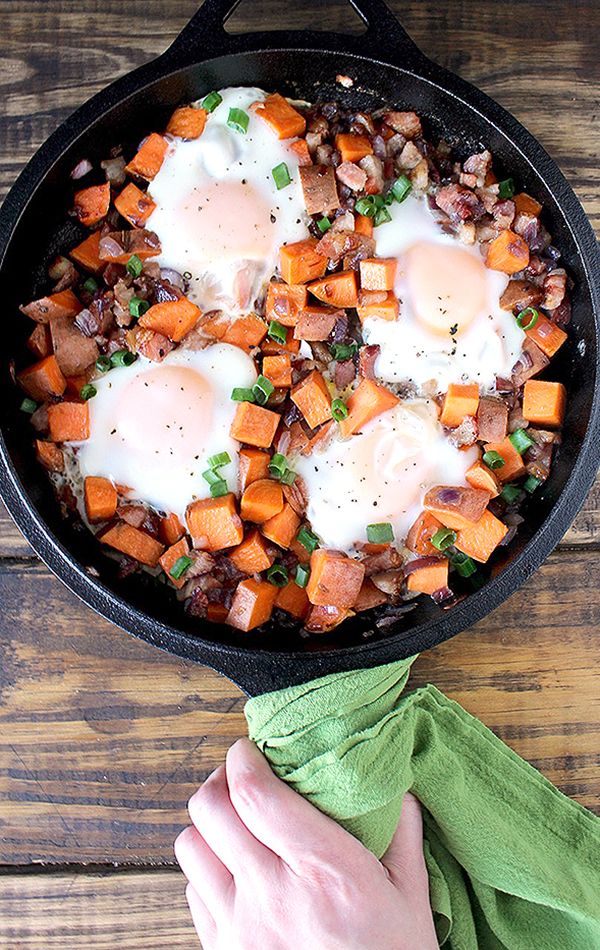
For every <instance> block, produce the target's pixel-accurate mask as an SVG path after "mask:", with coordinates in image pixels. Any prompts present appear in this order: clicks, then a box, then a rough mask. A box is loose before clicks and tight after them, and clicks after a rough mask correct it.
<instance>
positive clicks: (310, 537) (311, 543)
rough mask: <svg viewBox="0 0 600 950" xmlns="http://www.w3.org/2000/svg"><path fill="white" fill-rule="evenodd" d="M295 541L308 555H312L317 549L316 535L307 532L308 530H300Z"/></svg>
mask: <svg viewBox="0 0 600 950" xmlns="http://www.w3.org/2000/svg"><path fill="white" fill-rule="evenodd" d="M296 541H299V542H300V544H301V545H302V547H303V548H306V550H307V551H308V553H309V554H312V553H313V551H315V550H316V549H317V548H318V547H319V539H318V537H317V536H316V534H313V533H312V531H309V530H308V528H300V530H299V532H298V535H297V537H296Z"/></svg>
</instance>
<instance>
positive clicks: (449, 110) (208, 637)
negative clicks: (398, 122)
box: [0, 0, 600, 694]
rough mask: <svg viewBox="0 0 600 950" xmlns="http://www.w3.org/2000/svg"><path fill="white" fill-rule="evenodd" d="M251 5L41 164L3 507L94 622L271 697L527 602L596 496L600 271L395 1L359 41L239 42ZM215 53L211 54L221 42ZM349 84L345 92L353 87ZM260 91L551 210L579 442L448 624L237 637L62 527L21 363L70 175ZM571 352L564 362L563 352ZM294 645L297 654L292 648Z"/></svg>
mask: <svg viewBox="0 0 600 950" xmlns="http://www.w3.org/2000/svg"><path fill="white" fill-rule="evenodd" d="M238 2H239V0H237V2H234V0H205V3H204V4H203V5H202V6H201V7H200V9H199V10H198V12H197V13H196V14H195V16H194V17H193V18H192V19H191V21H190V22H189V24H188V25H187V26H186V27H185V28H184V30H183V31H182V33H181V34H180V36H179V37H178V38H177V39H176V40H175V42H174V43H173V44H172V46H171V47H170V48H169V49H168V50H166V52H165V53H163V54H162V55H161V56H159V57H158V59H156V60H154V61H153V62H151V63H149V64H147V65H145V66H142V67H141V68H139V69H137V70H135V71H134V72H133V73H130V74H128V75H126V76H123V77H122V78H120V79H118V80H117V81H116V82H115V83H113V84H112V85H111V86H109V87H108V88H107V89H105V90H104V91H102V92H101V93H99V94H98V95H97V96H95V97H94V98H93V99H91V100H90V101H89V102H87V103H85V105H83V106H82V107H81V108H80V109H78V110H77V111H76V112H75V113H74V114H73V115H72V116H70V117H69V118H68V119H67V120H66V122H65V123H64V124H63V125H62V126H61V127H60V128H59V129H57V131H56V132H55V133H54V134H53V135H52V136H51V137H50V138H49V140H48V141H47V142H46V143H45V144H44V145H43V146H42V147H41V148H40V150H39V151H38V152H37V154H36V155H35V156H34V157H33V158H32V160H31V161H30V163H29V164H28V165H27V167H26V168H25V170H24V171H23V172H22V174H21V175H20V177H19V178H18V180H17V182H16V183H15V185H14V186H13V188H12V190H11V192H10V193H9V195H8V197H7V198H6V201H5V203H4V205H3V207H2V210H1V211H0V280H2V286H3V289H4V303H5V315H6V316H5V321H4V327H5V339H4V347H3V352H2V356H1V358H0V395H1V398H0V498H1V499H2V501H3V502H4V504H5V505H6V507H7V508H8V510H9V512H10V513H11V515H12V517H13V518H14V520H15V522H16V523H17V525H18V526H19V528H20V529H21V531H22V532H23V534H24V535H25V537H26V538H27V540H28V541H29V543H30V544H31V545H32V547H33V548H34V550H35V551H36V552H37V554H38V555H39V556H40V557H41V558H42V559H43V560H44V561H45V562H46V564H47V565H48V566H49V567H50V568H51V570H52V571H54V573H55V574H56V575H57V577H58V578H59V579H60V580H61V581H62V582H63V583H64V584H66V585H67V587H69V588H70V589H71V590H72V591H73V592H74V593H75V594H77V595H78V596H79V597H80V598H81V599H82V600H83V601H84V602H85V603H86V604H88V605H89V606H90V607H91V608H92V609H94V610H96V611H98V612H99V613H100V614H102V615H103V616H104V617H106V618H107V619H108V620H110V621H112V622H113V623H115V624H117V625H119V626H120V627H122V628H123V629H124V630H126V631H128V632H129V633H131V634H133V635H135V636H138V637H140V638H142V639H144V640H146V641H147V642H149V643H152V644H153V645H155V646H157V647H159V648H161V649H163V650H167V651H169V652H170V653H173V654H176V655H177V656H181V657H186V658H190V659H192V660H195V661H197V662H200V663H205V664H208V665H209V666H211V667H213V668H214V669H216V670H218V671H219V672H221V673H223V674H225V675H226V676H228V677H230V678H231V679H232V680H233V681H234V682H236V683H237V684H238V685H240V686H241V687H242V688H243V689H245V690H246V692H248V693H250V694H256V693H261V692H265V691H267V690H271V689H275V688H278V687H281V686H286V685H291V684H294V683H300V682H303V681H306V680H309V679H312V678H314V677H317V676H320V675H324V674H326V673H329V672H333V671H340V670H347V669H355V668H359V667H362V666H365V667H366V666H375V665H378V664H381V663H386V662H390V661H392V660H395V659H400V658H404V657H408V656H411V655H413V654H414V653H417V652H420V651H422V650H425V649H427V648H429V647H431V646H434V645H435V644H438V643H441V642H442V641H444V640H446V639H448V638H449V637H451V636H454V635H455V634H456V633H458V632H459V631H461V630H464V629H465V628H466V627H468V626H470V625H471V624H473V623H474V622H475V621H477V620H479V619H481V618H482V617H484V616H485V615H486V614H488V613H489V612H490V611H491V610H493V609H494V608H495V607H496V606H498V605H499V604H500V603H501V602H502V601H504V600H505V599H506V598H507V597H508V596H510V594H512V593H513V591H515V590H516V589H517V587H519V586H520V585H521V584H522V583H523V582H524V581H525V580H526V579H527V578H528V577H529V576H530V575H531V574H532V573H533V571H535V570H536V569H537V567H539V565H540V564H541V563H542V562H543V561H544V559H545V558H546V557H547V556H548V554H549V553H550V551H551V550H552V549H553V547H554V546H555V545H556V544H557V543H558V541H559V540H560V539H561V537H562V535H563V533H564V532H565V530H566V529H567V527H568V526H569V524H570V523H571V521H572V519H573V517H574V516H575V514H576V512H577V511H578V509H579V508H580V507H581V505H582V503H583V501H584V499H585V497H586V495H587V492H588V490H589V488H590V486H591V485H592V482H593V480H594V476H595V474H596V470H597V468H598V464H599V462H600V438H599V434H600V385H599V379H600V374H599V372H598V370H599V346H598V343H599V339H600V292H599V288H598V273H599V267H598V264H599V255H598V249H597V244H596V240H595V237H594V234H593V231H592V229H591V227H590V225H589V223H588V222H587V219H586V217H585V214H584V212H583V210H582V208H581V206H580V204H579V202H578V201H577V198H576V197H575V195H574V194H573V191H572V190H571V188H570V187H569V185H568V183H567V182H566V180H565V179H564V177H563V175H562V174H561V172H560V170H559V169H558V167H557V166H556V164H555V163H554V162H553V161H552V159H551V158H550V157H549V156H548V155H547V153H546V152H545V151H544V150H543V148H542V147H541V146H540V145H539V143H538V142H537V141H536V140H535V139H534V138H533V136H531V135H530V134H529V132H527V131H526V130H525V129H524V128H523V126H521V125H520V124H519V123H518V122H517V120H516V119H514V118H513V117H512V116H511V115H509V114H508V113H507V112H506V111H505V110H504V109H502V108H501V107H500V106H499V105H497V104H496V103H495V102H493V101H492V100H491V99H489V98H488V97H487V96H486V95H484V94H483V93H482V92H480V91H479V90H477V89H475V88H474V87H473V86H471V85H469V84H468V83H467V82H465V81H464V80H462V79H461V78H459V77H458V76H455V75H453V74H452V73H450V72H448V71H447V70H445V69H443V68H441V67H440V66H438V65H436V64H435V63H432V62H431V61H430V60H429V59H427V58H426V57H425V56H424V55H423V54H422V53H421V52H420V51H419V50H418V49H417V47H416V46H415V44H414V43H413V41H412V40H411V39H410V38H409V36H408V35H407V34H406V32H405V31H404V30H403V28H402V27H401V26H400V24H399V23H398V21H397V20H396V19H395V17H394V16H393V15H392V13H391V12H390V10H389V9H388V8H387V7H386V6H385V4H384V3H383V2H382V0H351V3H352V6H353V7H354V9H355V10H356V12H357V13H358V15H359V16H360V18H361V19H362V21H363V23H364V25H365V30H364V32H363V33H362V34H360V35H344V34H337V33H336V34H334V33H320V32H313V31H301V32H285V31H281V30H277V31H275V32H258V33H249V34H242V35H233V34H230V33H228V32H227V30H226V29H225V25H224V24H225V23H226V21H227V18H228V17H230V16H231V14H232V13H233V11H234V10H235V8H236V7H237V6H238ZM207 37H210V45H209V44H208V43H207V40H206V38H207ZM340 74H341V75H344V76H348V77H350V78H351V79H352V81H353V84H352V86H350V87H348V88H345V87H341V86H340V85H339V83H337V82H336V77H337V76H338V75H340ZM237 85H248V86H259V87H262V88H265V89H267V90H269V91H275V90H277V91H280V92H282V93H284V94H287V95H289V96H292V97H294V98H301V99H305V100H307V101H316V100H321V101H324V100H332V99H340V100H342V101H343V102H344V104H346V105H347V106H349V107H351V108H355V109H357V110H363V109H367V110H373V109H376V108H379V107H381V106H383V105H389V106H391V107H392V108H399V109H414V110H415V111H416V112H418V113H419V114H420V115H421V116H423V117H424V118H425V120H426V122H427V123H428V125H429V128H430V130H431V134H432V135H433V136H434V137H435V136H438V137H444V138H445V139H446V140H448V141H450V142H452V143H457V144H458V145H459V146H461V147H463V148H464V150H465V152H466V151H467V150H470V151H476V150H481V148H483V147H487V148H489V149H490V150H491V151H492V153H493V154H494V157H495V160H496V162H497V163H498V164H499V166H500V168H501V170H503V171H506V173H507V174H510V175H511V176H513V177H514V178H515V179H516V181H517V182H518V184H519V187H520V188H522V189H523V190H525V191H527V192H528V193H529V194H531V195H533V196H535V197H536V198H537V199H538V200H539V201H540V202H542V204H543V205H544V208H545V209H546V212H545V213H546V215H547V219H548V223H549V226H550V228H551V230H552V233H553V235H555V239H556V243H557V245H558V246H559V247H560V248H561V250H562V254H563V260H564V265H565V267H566V268H567V269H568V271H569V273H570V274H571V275H572V277H573V279H574V284H575V286H574V291H573V294H572V304H573V320H572V324H571V328H570V336H569V341H568V342H567V343H566V344H565V346H564V347H563V348H562V349H561V353H560V355H559V357H557V360H556V361H555V363H554V364H553V369H555V370H556V374H557V376H558V379H559V380H560V381H562V382H564V383H565V385H566V386H567V390H568V406H567V415H566V418H565V426H564V438H563V443H562V446H561V449H560V453H559V455H558V457H557V460H556V463H555V465H554V467H553V470H552V473H551V476H550V479H549V480H548V481H547V482H546V483H545V484H544V486H543V488H540V489H539V490H538V492H537V493H536V501H535V505H534V506H531V507H530V510H529V512H528V517H527V520H526V522H525V524H524V525H523V526H522V530H521V531H520V533H519V535H518V536H517V538H516V539H515V541H514V542H513V543H512V544H511V545H510V546H508V547H507V548H504V549H502V553H501V555H500V556H499V559H498V560H497V561H496V562H495V565H494V569H493V576H492V577H491V578H490V580H489V581H488V582H487V583H486V584H485V586H484V587H482V588H481V589H479V590H474V591H473V593H471V594H470V595H469V596H467V597H466V598H465V599H464V600H462V601H461V602H460V603H458V604H457V605H455V606H454V607H452V608H451V609H449V610H442V609H441V608H440V607H438V606H436V605H435V604H434V603H433V602H425V600H424V599H423V602H421V600H419V601H418V602H414V605H412V607H411V609H410V610H407V611H405V612H403V613H398V615H397V616H391V617H388V618H385V619H386V623H383V624H382V623H377V622H375V621H374V620H373V618H369V617H368V616H365V615H360V616H359V617H356V618H352V620H349V621H346V622H345V623H344V624H343V625H342V626H341V627H339V628H337V629H336V630H334V631H333V632H332V633H331V634H329V635H327V636H324V637H321V638H317V637H313V638H307V639H306V640H304V639H300V638H295V639H292V637H291V634H289V633H288V632H287V631H286V630H285V629H279V630H272V631H270V632H267V633H266V634H265V635H264V636H263V635H262V634H261V635H260V636H255V635H253V634H243V635H240V634H237V633H236V632H235V631H233V630H230V629H229V628H225V627H222V626H219V625H216V624H210V623H208V622H204V621H198V620H194V619H193V618H188V617H186V616H184V615H183V614H182V613H181V612H180V611H176V610H175V609H174V605H173V604H172V602H171V601H170V599H169V598H167V597H165V591H164V589H163V588H160V589H155V588H154V587H151V586H149V585H148V584H146V583H144V580H143V579H142V578H139V577H137V576H134V577H132V578H130V579H129V582H128V586H127V587H126V588H124V587H123V586H122V583H121V582H120V581H119V579H118V578H117V577H116V574H115V572H114V571H113V569H112V567H111V564H110V562H108V559H106V558H105V557H104V556H103V555H102V554H101V553H100V551H99V550H98V547H99V546H97V545H96V544H94V539H93V537H92V536H91V535H89V534H88V533H87V532H84V531H79V530H77V529H76V528H75V527H74V526H73V525H72V524H70V523H69V522H67V521H65V520H64V519H63V518H62V517H61V515H60V512H59V511H58V506H57V504H56V501H55V499H54V495H53V492H52V490H51V488H50V485H49V483H48V481H47V478H46V475H45V473H44V472H43V471H42V470H41V468H40V467H38V464H37V462H36V460H35V458H34V453H33V449H32V446H31V438H30V432H29V430H28V427H27V426H26V425H24V424H23V417H22V413H20V411H19V405H20V401H21V400H20V396H19V394H18V392H17V390H16V388H15V386H14V385H13V382H12V379H11V373H10V359H11V358H12V357H13V356H14V357H16V358H17V360H18V359H19V357H20V355H22V354H23V352H24V346H25V338H26V336H27V330H28V328H27V326H26V321H25V320H24V319H21V318H20V317H19V316H18V306H19V304H20V303H22V302H23V301H24V300H26V299H34V298H35V296H36V295H37V296H39V295H40V294H41V293H42V292H44V291H45V289H46V288H45V286H44V280H45V273H46V267H47V264H48V261H49V260H50V259H51V258H52V257H53V256H54V255H55V254H56V252H57V250H58V249H59V248H60V247H63V246H65V245H67V246H69V242H70V243H71V244H74V243H75V242H76V238H77V234H76V231H75V230H74V229H75V228H76V224H75V223H74V222H73V220H72V219H67V218H66V215H65V211H64V209H65V208H67V207H68V205H69V199H70V195H69V172H70V171H71V169H72V168H73V167H74V166H75V165H76V164H77V162H78V161H80V160H81V159H82V158H89V159H90V160H92V161H97V160H99V159H101V158H104V157H105V155H104V154H103V152H105V151H106V146H107V143H109V144H111V145H112V144H116V143H121V144H123V145H124V146H125V147H126V148H131V149H132V150H133V148H134V147H135V145H136V144H137V143H138V142H139V141H140V140H141V138H142V137H143V136H144V135H146V134H147V131H148V129H152V128H157V127H159V126H160V124H161V123H164V124H166V121H167V119H168V117H169V116H170V114H171V113H172V111H173V109H174V107H175V106H177V105H179V104H181V103H185V102H189V101H192V100H196V99H199V98H201V97H203V96H205V95H206V94H207V93H208V92H210V91H211V90H212V89H219V88H223V87H227V86H237ZM563 351H564V352H563ZM291 644H293V646H291Z"/></svg>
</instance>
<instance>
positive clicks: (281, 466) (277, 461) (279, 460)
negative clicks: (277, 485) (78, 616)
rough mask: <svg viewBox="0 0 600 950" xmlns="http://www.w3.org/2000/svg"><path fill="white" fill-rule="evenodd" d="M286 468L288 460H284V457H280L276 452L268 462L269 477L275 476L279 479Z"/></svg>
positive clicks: (279, 453)
mask: <svg viewBox="0 0 600 950" xmlns="http://www.w3.org/2000/svg"><path fill="white" fill-rule="evenodd" d="M287 468H288V460H287V459H286V457H285V455H282V454H281V452H276V453H275V455H274V456H273V458H272V459H271V461H270V462H269V471H270V473H271V475H275V477H276V478H281V476H282V475H283V473H284V472H285V471H286V470H287Z"/></svg>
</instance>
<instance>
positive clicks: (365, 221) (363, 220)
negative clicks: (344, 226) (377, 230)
mask: <svg viewBox="0 0 600 950" xmlns="http://www.w3.org/2000/svg"><path fill="white" fill-rule="evenodd" d="M354 230H355V231H356V233H357V234H364V236H365V237H373V218H369V217H367V215H366V214H357V215H355V216H354Z"/></svg>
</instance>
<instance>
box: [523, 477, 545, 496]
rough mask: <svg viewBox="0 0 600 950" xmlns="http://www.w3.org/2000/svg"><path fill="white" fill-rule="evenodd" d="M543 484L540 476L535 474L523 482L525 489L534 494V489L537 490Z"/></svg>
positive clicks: (529, 493)
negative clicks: (537, 476)
mask: <svg viewBox="0 0 600 950" xmlns="http://www.w3.org/2000/svg"><path fill="white" fill-rule="evenodd" d="M541 484H542V482H541V480H540V479H539V478H536V477H535V475H530V476H529V477H528V478H526V479H525V481H524V482H523V489H524V491H526V492H527V494H528V495H533V493H534V491H537V489H538V488H539V487H540V485H541Z"/></svg>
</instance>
